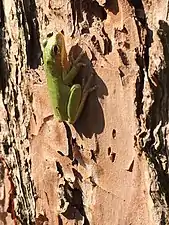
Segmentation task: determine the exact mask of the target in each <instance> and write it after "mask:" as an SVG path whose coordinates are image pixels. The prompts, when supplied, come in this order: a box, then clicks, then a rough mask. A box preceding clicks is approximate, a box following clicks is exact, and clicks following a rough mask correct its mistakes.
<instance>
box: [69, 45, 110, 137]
mask: <svg viewBox="0 0 169 225" xmlns="http://www.w3.org/2000/svg"><path fill="white" fill-rule="evenodd" d="M81 51H82V49H81V47H80V46H78V45H75V46H73V47H72V48H71V50H70V52H69V56H70V55H73V56H74V58H75V59H76V58H77V56H78V55H79V54H80V52H81ZM93 57H94V56H93ZM82 62H83V63H85V64H86V66H84V67H83V68H81V69H80V72H79V74H78V75H77V77H76V78H75V79H74V82H73V83H80V84H82V80H83V78H84V79H85V81H86V80H87V79H88V78H89V76H90V75H91V74H92V73H94V77H93V82H92V84H91V87H92V86H95V85H96V86H97V89H96V90H94V91H93V92H91V93H90V94H89V96H88V98H87V100H86V102H85V105H84V108H83V110H82V113H81V115H80V117H79V118H78V119H77V121H76V122H75V124H74V128H75V130H76V131H77V133H78V134H79V135H80V136H81V137H82V138H83V136H85V137H86V138H91V137H92V136H93V134H100V133H102V132H103V130H104V126H105V120H104V114H103V110H102V107H101V105H100V103H99V98H100V99H104V96H107V95H108V89H107V87H106V85H105V83H104V82H103V81H102V79H101V78H100V77H99V76H98V75H97V73H96V71H95V70H94V69H93V67H92V63H91V61H90V59H89V58H88V57H87V54H85V55H84V57H83V59H82Z"/></svg>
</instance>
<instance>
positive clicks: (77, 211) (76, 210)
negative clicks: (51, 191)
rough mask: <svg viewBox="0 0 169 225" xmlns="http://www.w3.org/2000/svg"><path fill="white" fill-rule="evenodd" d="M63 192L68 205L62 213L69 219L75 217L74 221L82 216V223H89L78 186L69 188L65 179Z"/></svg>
mask: <svg viewBox="0 0 169 225" xmlns="http://www.w3.org/2000/svg"><path fill="white" fill-rule="evenodd" d="M64 193H65V198H66V200H67V202H69V206H68V208H67V210H66V212H64V213H62V215H63V216H64V217H66V218H67V219H69V220H73V219H75V220H76V222H78V221H80V220H82V217H84V225H89V224H90V223H89V220H88V218H87V216H86V213H85V210H84V205H83V194H82V190H81V189H80V188H71V187H70V185H69V183H68V182H67V181H66V180H65V185H64Z"/></svg>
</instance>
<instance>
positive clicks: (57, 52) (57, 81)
mask: <svg viewBox="0 0 169 225" xmlns="http://www.w3.org/2000/svg"><path fill="white" fill-rule="evenodd" d="M84 55H85V51H83V50H82V51H81V52H80V54H79V55H78V57H77V58H76V59H73V60H72V61H73V62H72V63H71V62H70V60H68V57H67V51H66V45H65V37H64V34H63V33H62V32H57V33H51V34H50V35H48V36H47V38H46V39H45V40H44V42H43V62H44V70H45V75H46V79H47V86H48V93H49V98H50V101H51V105H52V108H53V113H54V117H55V118H56V120H57V121H58V122H68V123H70V124H74V123H75V122H76V121H77V119H78V118H79V117H80V115H81V113H82V111H83V108H84V105H85V102H86V100H87V97H88V95H89V93H90V92H92V91H94V90H95V89H96V85H94V86H92V87H91V82H92V78H93V76H94V74H93V73H92V74H91V76H90V77H89V78H88V80H87V82H86V83H85V84H83V85H81V84H74V83H73V81H74V78H75V77H76V76H77V75H78V74H79V72H80V69H81V68H82V67H84V66H85V64H84V63H83V62H82V58H83V56H84ZM83 83H84V82H83Z"/></svg>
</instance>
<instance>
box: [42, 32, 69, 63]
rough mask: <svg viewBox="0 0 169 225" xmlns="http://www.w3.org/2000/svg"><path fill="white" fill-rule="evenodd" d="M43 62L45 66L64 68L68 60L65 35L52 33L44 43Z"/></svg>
mask: <svg viewBox="0 0 169 225" xmlns="http://www.w3.org/2000/svg"><path fill="white" fill-rule="evenodd" d="M43 60H44V63H45V64H56V65H57V66H61V67H63V66H64V65H65V62H66V60H67V54H66V48H65V41H64V35H63V34H62V33H61V32H59V33H57V34H53V33H50V34H48V36H47V39H46V40H45V41H44V42H43Z"/></svg>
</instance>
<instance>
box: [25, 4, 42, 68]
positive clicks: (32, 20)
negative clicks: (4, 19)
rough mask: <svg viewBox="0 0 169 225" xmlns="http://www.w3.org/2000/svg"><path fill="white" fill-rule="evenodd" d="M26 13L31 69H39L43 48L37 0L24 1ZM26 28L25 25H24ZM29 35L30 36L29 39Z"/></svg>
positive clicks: (28, 54)
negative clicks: (40, 39)
mask: <svg viewBox="0 0 169 225" xmlns="http://www.w3.org/2000/svg"><path fill="white" fill-rule="evenodd" d="M23 6H24V12H25V14H24V15H25V17H26V21H27V24H28V29H29V31H28V32H29V34H28V33H27V56H28V65H29V66H30V68H33V69H35V68H37V67H38V65H40V63H41V60H40V58H41V55H42V53H41V47H40V42H39V37H40V35H39V24H38V20H37V12H36V4H35V0H29V1H28V0H24V1H23ZM23 26H24V24H23ZM28 35H29V36H30V37H29V38H28Z"/></svg>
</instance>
